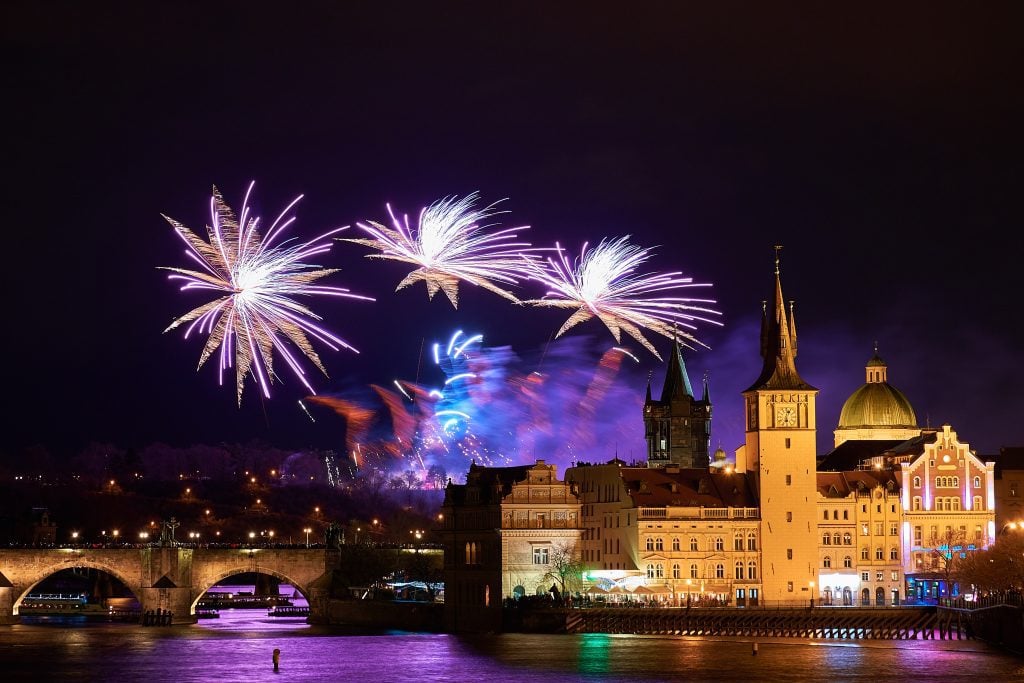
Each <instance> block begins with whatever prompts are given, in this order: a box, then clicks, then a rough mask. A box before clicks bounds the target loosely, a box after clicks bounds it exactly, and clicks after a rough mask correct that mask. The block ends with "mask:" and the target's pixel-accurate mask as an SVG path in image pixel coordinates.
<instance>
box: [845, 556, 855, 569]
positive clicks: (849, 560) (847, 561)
mask: <svg viewBox="0 0 1024 683" xmlns="http://www.w3.org/2000/svg"><path fill="white" fill-rule="evenodd" d="M852 567H853V558H852V557H850V556H849V555H847V556H846V557H844V558H843V569H850V568H852Z"/></svg>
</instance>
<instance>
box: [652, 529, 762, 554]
mask: <svg viewBox="0 0 1024 683" xmlns="http://www.w3.org/2000/svg"><path fill="white" fill-rule="evenodd" d="M699 546H700V543H698V541H697V538H696V537H695V536H691V537H690V552H697V551H698V550H699ZM645 547H646V548H647V550H649V551H663V550H665V542H664V540H663V539H661V538H655V537H651V536H648V538H647V542H646V543H645ZM680 548H681V543H680V540H679V539H678V538H673V539H672V550H673V551H676V552H679V550H680ZM746 549H747V550H757V535H756V534H755V533H753V532H750V533H748V534H747V544H746ZM708 550H712V551H717V552H722V551H724V550H725V539H724V538H722V537H721V536H716V537H715V538H709V539H708ZM733 550H743V535H742V534H736V536H735V537H733Z"/></svg>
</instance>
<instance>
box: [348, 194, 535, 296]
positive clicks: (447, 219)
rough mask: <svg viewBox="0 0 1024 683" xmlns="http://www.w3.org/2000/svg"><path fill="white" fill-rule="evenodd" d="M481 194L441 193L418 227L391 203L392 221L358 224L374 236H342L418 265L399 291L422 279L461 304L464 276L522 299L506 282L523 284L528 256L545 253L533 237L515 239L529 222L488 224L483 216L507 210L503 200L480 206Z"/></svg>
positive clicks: (386, 256)
mask: <svg viewBox="0 0 1024 683" xmlns="http://www.w3.org/2000/svg"><path fill="white" fill-rule="evenodd" d="M477 199H478V193H476V192H473V193H470V194H469V195H467V196H466V197H463V198H462V199H459V198H458V197H457V196H450V197H445V198H444V199H440V200H438V201H436V202H434V203H433V204H431V205H430V206H428V207H426V208H424V209H423V210H422V211H420V215H419V221H418V224H417V227H416V228H415V229H413V228H411V227H410V226H409V217H408V216H403V217H402V218H401V219H399V218H398V217H396V216H395V214H394V212H393V211H392V210H391V205H390V204H389V205H387V210H388V214H389V216H390V217H391V225H392V226H393V227H390V228H389V227H387V226H385V225H383V224H381V223H378V222H375V221H366V222H365V223H357V224H356V225H358V226H359V228H360V229H361V230H363V231H364V232H366V233H367V234H369V235H370V236H371V237H370V238H339V239H342V240H344V241H347V242H355V243H356V244H361V245H363V246H366V247H370V248H372V249H376V250H378V251H379V252H380V253H378V254H369V255H368V257H367V258H379V259H388V260H392V261H401V262H403V263H410V264H412V265H414V266H417V268H416V270H414V271H412V272H411V273H409V274H408V275H406V277H405V278H404V279H403V280H402V281H401V282H399V283H398V286H397V287H396V288H395V291H398V290H401V289H403V288H405V287H407V286H409V285H411V284H414V283H416V282H419V281H421V280H422V281H423V282H424V283H425V284H426V286H427V296H428V298H430V299H433V298H434V295H435V294H437V292H438V290H441V291H443V292H444V293H445V295H446V296H447V297H448V300H449V301H451V303H452V306H453V307H455V308H458V305H459V290H458V286H459V281H463V282H468V283H470V284H473V285H477V286H479V287H483V288H484V289H487V290H489V291H491V292H494V293H495V294H498V295H499V296H502V297H504V298H506V299H508V300H510V301H513V302H515V303H517V304H518V303H519V299H517V298H516V297H515V295H513V294H512V293H511V292H509V291H508V290H507V289H506V288H505V287H507V286H514V285H517V284H519V278H520V277H521V275H522V262H523V260H526V261H533V260H536V259H539V258H540V256H539V255H538V254H535V253H533V252H534V251H537V250H534V249H531V248H530V245H529V243H526V242H516V241H514V240H515V239H516V237H517V233H516V231H518V230H527V229H529V226H525V225H524V226H520V227H517V228H503V229H500V230H496V229H494V228H495V227H496V226H493V225H485V224H484V223H483V222H484V221H486V220H488V219H489V218H492V217H494V216H497V215H499V214H502V213H508V212H507V211H497V210H495V206H496V205H497V204H498V203H499V202H500V201H504V200H499V202H495V203H494V204H490V205H489V206H486V207H484V208H482V209H476V208H474V206H475V204H476V202H477ZM496 283H497V284H496ZM500 285H504V286H500Z"/></svg>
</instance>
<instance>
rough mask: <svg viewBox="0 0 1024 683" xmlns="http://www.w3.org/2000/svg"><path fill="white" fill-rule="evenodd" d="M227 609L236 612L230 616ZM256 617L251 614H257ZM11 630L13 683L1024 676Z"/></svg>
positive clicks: (824, 662) (967, 656)
mask: <svg viewBox="0 0 1024 683" xmlns="http://www.w3.org/2000/svg"><path fill="white" fill-rule="evenodd" d="M226 612H227V611H226ZM246 612H248V614H246ZM5 628H6V630H3V631H0V644H2V646H0V680H2V681H4V682H5V683H6V682H7V681H47V680H71V681H74V680H80V681H85V680H87V681H107V680H110V681H117V682H118V683H131V682H134V681H139V682H140V683H141V682H143V681H145V682H147V683H164V682H166V683H170V682H177V681H197V682H200V681H201V682H203V683H207V682H209V681H216V682H217V683H232V682H233V681H239V682H242V681H245V682H246V683H248V682H249V681H254V680H265V679H266V678H267V677H268V676H273V675H274V672H273V661H272V656H273V651H274V649H275V648H276V649H279V650H280V651H281V666H280V675H281V676H282V680H283V679H284V677H287V678H288V680H290V681H335V680H337V681H342V680H356V681H373V683H391V682H395V683H398V682H402V683H407V682H416V681H440V682H447V681H451V682H453V683H454V682H459V683H463V682H464V681H466V680H477V681H486V682H487V683H505V682H509V683H512V682H515V683H524V682H525V683H532V682H538V683H540V682H543V683H561V682H563V681H590V682H595V683H600V682H609V683H611V682H620V681H621V682H622V683H625V682H627V681H629V682H631V683H637V682H660V681H665V682H668V681H709V682H710V681H739V680H758V681H780V682H786V681H823V682H824V681H828V682H829V683H835V682H845V681H870V682H871V683H878V682H879V681H894V680H909V681H919V680H939V679H941V680H943V681H950V682H953V683H956V682H960V681H963V682H966V681H969V680H972V679H975V678H976V677H977V676H978V675H979V674H982V673H983V674H984V675H985V676H986V677H989V678H991V679H993V680H999V681H1024V662H1022V660H1020V659H1018V658H1016V657H1013V656H1011V655H1009V654H1006V653H1002V652H999V651H997V650H995V649H993V648H990V647H988V646H986V645H984V644H982V643H978V642H976V641H927V642H922V641H898V642H893V641H864V642H857V643H852V642H835V641H828V642H825V641H821V642H815V641H806V640H799V639H762V640H760V641H759V648H758V654H756V655H753V654H752V653H751V643H752V641H751V640H750V639H740V638H720V639H713V640H712V639H701V638H685V637H678V636H631V635H604V634H589V635H533V634H501V635H487V636H483V635H481V636H466V637H462V636H452V635H445V634H434V633H429V634H428V633H407V632H391V633H387V634H362V635H348V634H342V633H339V632H338V631H337V630H332V629H330V628H326V627H323V626H317V625H313V626H311V625H308V624H306V623H305V622H304V620H302V619H299V620H295V619H294V618H274V617H270V618H268V617H266V614H265V612H263V613H261V612H260V611H259V610H231V611H230V612H228V613H226V614H225V615H224V616H223V617H222V618H221V619H212V620H209V621H204V622H203V623H202V624H200V625H196V626H191V627H188V626H185V627H157V628H154V627H143V626H139V625H131V624H116V623H113V624H111V623H94V624H84V625H80V626H79V625H76V626H68V625H59V624H55V623H50V624H20V625H15V626H10V627H5Z"/></svg>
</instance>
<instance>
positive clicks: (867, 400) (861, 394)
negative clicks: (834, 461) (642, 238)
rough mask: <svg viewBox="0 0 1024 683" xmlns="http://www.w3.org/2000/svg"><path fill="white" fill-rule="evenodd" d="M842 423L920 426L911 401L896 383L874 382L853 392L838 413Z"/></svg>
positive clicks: (843, 424)
mask: <svg viewBox="0 0 1024 683" xmlns="http://www.w3.org/2000/svg"><path fill="white" fill-rule="evenodd" d="M839 427H840V429H843V428H847V429H848V428H853V427H908V428H909V427H913V428H916V427H917V417H916V416H915V415H914V409H913V408H912V407H911V406H910V401H908V400H907V397H906V396H904V395H903V392H901V391H900V390H899V389H897V388H896V387H894V386H892V385H890V384H887V383H883V382H873V383H869V384H865V385H864V386H862V387H861V388H860V389H858V390H857V391H855V392H853V395H852V396H850V398H848V399H846V403H844V404H843V410H842V412H840V413H839Z"/></svg>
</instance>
